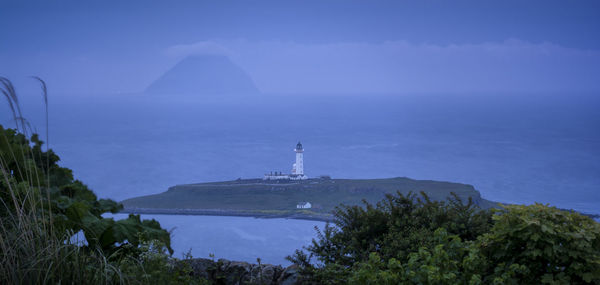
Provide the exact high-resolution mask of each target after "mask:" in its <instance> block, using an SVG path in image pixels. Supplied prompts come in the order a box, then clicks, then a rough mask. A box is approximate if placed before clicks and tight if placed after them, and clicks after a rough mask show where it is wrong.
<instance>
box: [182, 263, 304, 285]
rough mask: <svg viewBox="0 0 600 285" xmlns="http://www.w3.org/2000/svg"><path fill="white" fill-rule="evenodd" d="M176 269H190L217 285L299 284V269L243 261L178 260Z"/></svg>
mask: <svg viewBox="0 0 600 285" xmlns="http://www.w3.org/2000/svg"><path fill="white" fill-rule="evenodd" d="M175 266H176V267H188V269H190V270H191V272H190V273H191V275H192V276H194V277H199V278H203V279H206V280H208V281H211V282H212V283H216V284H264V285H292V284H297V283H298V282H299V273H298V267H297V266H296V265H290V266H288V267H285V268H284V267H282V266H281V265H271V264H251V263H248V262H242V261H230V260H226V259H219V260H217V261H214V260H211V259H207V258H192V259H185V260H178V261H176V264H175Z"/></svg>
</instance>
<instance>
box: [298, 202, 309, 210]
mask: <svg viewBox="0 0 600 285" xmlns="http://www.w3.org/2000/svg"><path fill="white" fill-rule="evenodd" d="M310 208H312V205H311V204H310V202H300V203H298V205H296V209H310Z"/></svg>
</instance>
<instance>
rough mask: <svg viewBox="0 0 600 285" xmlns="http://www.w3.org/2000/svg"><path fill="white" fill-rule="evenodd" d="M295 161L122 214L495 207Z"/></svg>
mask: <svg viewBox="0 0 600 285" xmlns="http://www.w3.org/2000/svg"><path fill="white" fill-rule="evenodd" d="M294 153H295V157H296V160H295V162H294V163H293V164H292V170H291V173H289V174H285V173H283V172H280V171H275V172H270V173H267V174H265V175H264V177H263V178H262V179H258V178H256V179H238V180H235V181H224V182H211V183H198V184H186V185H177V186H173V187H171V188H169V190H168V191H167V192H164V193H160V194H156V195H149V196H142V197H136V198H131V199H127V200H125V201H123V202H122V203H123V205H124V209H123V212H129V213H137V214H178V215H218V216H252V217H262V218H293V219H308V220H323V221H330V220H332V219H333V216H332V214H331V213H332V211H333V210H334V209H335V207H337V206H339V205H340V204H344V205H348V206H353V205H359V204H361V203H362V202H363V201H367V202H369V203H371V204H375V203H377V202H378V201H381V200H382V199H383V198H384V196H385V195H386V194H395V193H396V192H400V193H402V194H408V193H409V192H413V193H417V194H418V193H419V192H424V193H426V194H427V195H428V196H429V197H430V198H431V199H432V200H437V201H443V200H446V199H447V198H449V197H451V196H452V193H454V194H456V195H457V196H458V197H459V198H460V199H462V200H463V201H464V202H467V201H468V199H469V198H471V199H472V200H473V203H475V204H476V205H478V206H479V207H480V208H482V209H487V208H490V207H493V206H495V205H496V204H495V203H493V202H491V201H488V200H485V199H483V198H481V195H480V193H479V192H478V191H477V190H475V188H474V187H473V186H471V185H467V184H460V183H451V182H439V181H431V180H413V179H409V178H406V177H397V178H388V179H331V178H330V177H329V176H321V177H319V178H312V179H309V177H308V176H307V175H306V174H305V173H304V147H303V146H302V143H301V142H298V143H297V144H296V147H295V148H294Z"/></svg>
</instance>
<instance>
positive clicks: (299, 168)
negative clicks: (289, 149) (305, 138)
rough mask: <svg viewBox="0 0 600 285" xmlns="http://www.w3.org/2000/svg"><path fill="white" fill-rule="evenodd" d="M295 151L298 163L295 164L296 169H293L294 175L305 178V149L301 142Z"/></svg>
mask: <svg viewBox="0 0 600 285" xmlns="http://www.w3.org/2000/svg"><path fill="white" fill-rule="evenodd" d="M294 151H295V152H296V163H294V167H293V168H292V174H296V175H298V176H304V154H303V153H304V149H303V148H302V144H301V143H300V142H298V144H297V145H296V148H295V149H294Z"/></svg>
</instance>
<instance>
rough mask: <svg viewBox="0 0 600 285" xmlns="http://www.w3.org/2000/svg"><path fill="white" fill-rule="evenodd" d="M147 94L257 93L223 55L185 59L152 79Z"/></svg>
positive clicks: (235, 94)
mask: <svg viewBox="0 0 600 285" xmlns="http://www.w3.org/2000/svg"><path fill="white" fill-rule="evenodd" d="M144 93H146V94H150V95H166V96H174V95H175V96H176V95H194V96H202V97H218V98H223V97H239V96H247V95H253V94H259V93H260V92H259V90H258V88H256V86H255V85H254V82H253V81H252V78H251V77H250V76H249V75H248V74H247V73H246V72H245V71H244V70H243V69H242V68H241V67H239V66H238V65H236V64H235V63H233V62H232V61H231V60H230V59H229V58H228V57H226V56H223V55H194V56H188V57H186V58H184V59H183V60H181V61H180V62H178V63H177V64H175V66H173V67H172V68H171V69H169V70H168V71H167V72H165V73H164V74H163V75H161V76H160V77H159V78H157V79H156V80H154V82H152V83H151V84H150V85H149V86H148V87H147V88H146V90H145V91H144Z"/></svg>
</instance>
